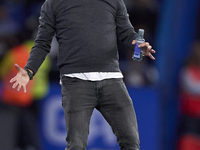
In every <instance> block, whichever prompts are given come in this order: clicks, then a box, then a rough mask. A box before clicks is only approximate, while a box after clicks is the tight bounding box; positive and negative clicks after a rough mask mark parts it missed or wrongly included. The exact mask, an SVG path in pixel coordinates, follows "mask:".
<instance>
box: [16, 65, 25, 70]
mask: <svg viewBox="0 0 200 150" xmlns="http://www.w3.org/2000/svg"><path fill="white" fill-rule="evenodd" d="M15 68H16V69H17V70H18V71H23V69H22V68H21V67H20V66H19V65H18V64H15Z"/></svg>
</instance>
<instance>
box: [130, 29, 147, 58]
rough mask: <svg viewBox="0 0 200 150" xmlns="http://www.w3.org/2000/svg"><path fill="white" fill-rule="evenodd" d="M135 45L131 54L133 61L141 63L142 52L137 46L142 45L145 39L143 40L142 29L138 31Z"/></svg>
mask: <svg viewBox="0 0 200 150" xmlns="http://www.w3.org/2000/svg"><path fill="white" fill-rule="evenodd" d="M135 41H136V44H135V50H134V53H133V57H132V58H133V60H136V61H141V60H142V57H143V52H142V50H141V48H139V47H138V46H139V45H140V44H142V43H144V42H145V39H144V30H143V29H139V31H138V37H137V38H136V40H135Z"/></svg>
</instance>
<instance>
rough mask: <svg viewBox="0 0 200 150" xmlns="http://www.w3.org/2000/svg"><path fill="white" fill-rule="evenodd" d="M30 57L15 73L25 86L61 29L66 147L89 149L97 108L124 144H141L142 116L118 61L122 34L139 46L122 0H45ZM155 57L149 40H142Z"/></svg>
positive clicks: (132, 148)
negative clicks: (139, 132)
mask: <svg viewBox="0 0 200 150" xmlns="http://www.w3.org/2000/svg"><path fill="white" fill-rule="evenodd" d="M39 21H40V26H39V29H38V34H37V37H36V40H35V46H34V47H33V48H32V50H31V53H30V56H29V60H28V62H27V64H26V66H25V69H22V68H21V67H20V66H19V65H17V64H16V65H15V67H16V68H17V69H18V74H17V75H16V76H15V77H14V78H13V79H11V81H10V82H11V83H13V88H17V90H20V89H21V87H23V90H24V92H26V85H27V84H28V82H29V80H30V79H32V77H33V75H35V74H36V72H37V70H38V68H39V66H40V65H41V64H42V62H43V60H44V59H45V56H46V55H47V53H48V52H49V50H50V44H51V40H52V37H53V36H54V34H55V33H56V38H57V40H58V43H59V55H58V67H59V69H60V78H61V85H62V105H63V108H64V113H65V121H66V128H67V138H66V141H67V148H66V150H85V149H86V146H87V138H88V134H89V122H90V117H91V115H92V112H93V110H94V108H96V109H97V110H99V111H100V112H101V113H102V115H103V116H104V118H105V119H106V120H107V121H108V123H109V124H110V125H111V127H112V130H113V132H114V134H115V135H116V136H117V141H118V143H119V146H120V148H121V150H139V148H140V147H139V135H138V129H137V120H136V116H135V112H134V108H133V104H132V100H131V98H130V97H129V95H128V92H127V90H126V88H125V85H124V83H123V81H122V77H123V76H122V74H121V71H120V69H119V64H118V48H117V38H118V39H119V40H120V41H121V42H122V43H123V44H124V45H125V46H126V47H127V48H129V49H131V50H133V49H134V44H135V41H134V40H135V38H136V37H137V34H136V33H135V31H134V28H133V27H132V25H131V23H130V21H129V18H128V15H127V10H126V7H125V4H124V2H123V0H112V1H111V0H73V1H72V0H46V1H45V3H44V4H43V6H42V8H41V17H40V19H39ZM140 47H141V48H142V51H143V52H144V55H146V56H149V57H150V58H151V59H155V58H154V57H153V56H152V54H151V53H155V51H154V50H153V49H152V47H151V46H150V45H149V43H143V44H141V45H140Z"/></svg>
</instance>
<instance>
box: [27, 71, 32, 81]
mask: <svg viewBox="0 0 200 150" xmlns="http://www.w3.org/2000/svg"><path fill="white" fill-rule="evenodd" d="M26 72H27V75H28V76H29V79H30V80H33V72H32V71H31V70H29V69H26Z"/></svg>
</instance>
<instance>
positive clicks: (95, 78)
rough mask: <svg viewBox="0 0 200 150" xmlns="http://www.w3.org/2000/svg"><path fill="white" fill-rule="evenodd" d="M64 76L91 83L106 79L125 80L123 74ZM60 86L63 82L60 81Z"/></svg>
mask: <svg viewBox="0 0 200 150" xmlns="http://www.w3.org/2000/svg"><path fill="white" fill-rule="evenodd" d="M62 76H67V77H71V78H79V79H82V80H89V81H101V80H104V79H112V78H123V75H122V73H121V72H88V73H73V74H64V75H62ZM60 84H62V82H61V81H60Z"/></svg>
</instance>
